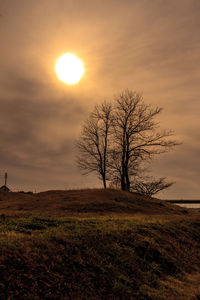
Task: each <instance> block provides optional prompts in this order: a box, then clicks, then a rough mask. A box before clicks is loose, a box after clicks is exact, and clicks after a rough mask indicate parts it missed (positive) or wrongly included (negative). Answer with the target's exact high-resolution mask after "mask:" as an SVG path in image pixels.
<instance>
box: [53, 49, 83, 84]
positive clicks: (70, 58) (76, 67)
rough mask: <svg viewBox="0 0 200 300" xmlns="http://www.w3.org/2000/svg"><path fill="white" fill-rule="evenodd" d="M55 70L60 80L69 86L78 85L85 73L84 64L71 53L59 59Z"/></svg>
mask: <svg viewBox="0 0 200 300" xmlns="http://www.w3.org/2000/svg"><path fill="white" fill-rule="evenodd" d="M55 70H56V73H57V75H58V78H59V79H60V80H61V81H63V82H64V83H67V84H76V83H78V82H79V81H80V79H81V78H82V76H83V74H84V72H85V69H84V65H83V62H82V61H81V60H80V59H79V58H78V57H77V56H75V55H73V54H71V53H65V54H63V55H62V56H60V57H59V58H58V60H57V62H56V66H55Z"/></svg>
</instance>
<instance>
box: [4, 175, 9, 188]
mask: <svg viewBox="0 0 200 300" xmlns="http://www.w3.org/2000/svg"><path fill="white" fill-rule="evenodd" d="M4 177H5V186H7V179H8V174H7V172H6V173H5V176H4Z"/></svg>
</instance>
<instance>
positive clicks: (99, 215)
mask: <svg viewBox="0 0 200 300" xmlns="http://www.w3.org/2000/svg"><path fill="white" fill-rule="evenodd" d="M0 251H1V255H0V299H2V300H3V299H86V298H87V299H152V300H154V299H199V298H200V290H199V284H198V283H199V280H200V275H199V274H200V267H199V266H200V213H199V212H198V211H190V210H187V209H185V208H181V207H178V206H176V205H174V204H171V203H167V202H164V201H163V200H159V199H154V198H148V197H144V196H141V195H139V194H133V193H127V192H122V191H117V190H109V189H108V190H101V189H91V190H89V189H88V190H71V191H47V192H43V193H38V194H31V193H12V192H1V193H0Z"/></svg>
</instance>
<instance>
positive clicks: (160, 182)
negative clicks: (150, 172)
mask: <svg viewBox="0 0 200 300" xmlns="http://www.w3.org/2000/svg"><path fill="white" fill-rule="evenodd" d="M173 184H174V182H166V180H165V178H159V179H157V180H155V179H154V180H151V181H146V182H145V181H136V182H135V183H134V185H133V186H132V190H133V191H134V192H137V193H139V194H142V195H146V196H150V197H151V196H153V195H155V194H157V193H158V192H160V191H162V190H164V189H167V188H169V187H170V186H172V185H173Z"/></svg>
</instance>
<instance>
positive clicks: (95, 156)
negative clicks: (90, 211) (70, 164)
mask: <svg viewBox="0 0 200 300" xmlns="http://www.w3.org/2000/svg"><path fill="white" fill-rule="evenodd" d="M111 123H112V105H111V104H110V103H106V102H104V103H103V104H101V105H96V106H95V108H94V111H93V112H92V113H91V114H90V116H89V118H88V119H87V120H86V122H85V124H84V126H83V128H82V133H81V136H80V139H79V141H78V142H77V147H78V150H79V155H78V157H77V163H78V166H79V168H80V169H81V170H82V171H83V174H88V173H91V172H95V173H97V174H98V175H99V176H100V178H101V179H102V181H103V186H104V188H106V180H107V165H108V146H109V141H108V139H109V136H110V134H111Z"/></svg>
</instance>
